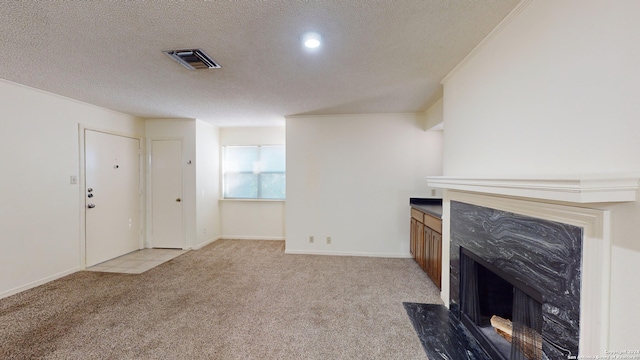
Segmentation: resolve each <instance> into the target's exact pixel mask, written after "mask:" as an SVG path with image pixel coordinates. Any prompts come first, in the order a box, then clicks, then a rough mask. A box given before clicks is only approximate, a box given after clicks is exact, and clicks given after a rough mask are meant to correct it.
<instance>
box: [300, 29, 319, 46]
mask: <svg viewBox="0 0 640 360" xmlns="http://www.w3.org/2000/svg"><path fill="white" fill-rule="evenodd" d="M302 43H303V44H304V46H305V47H306V48H309V49H315V48H317V47H318V46H320V44H321V43H322V37H321V36H320V34H318V33H316V32H308V33H305V34H304V35H302Z"/></svg>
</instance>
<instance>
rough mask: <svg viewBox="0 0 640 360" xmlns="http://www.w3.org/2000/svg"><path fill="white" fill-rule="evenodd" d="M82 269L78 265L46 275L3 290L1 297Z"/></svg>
mask: <svg viewBox="0 0 640 360" xmlns="http://www.w3.org/2000/svg"><path fill="white" fill-rule="evenodd" d="M80 270H82V268H80V267H79V266H78V267H75V268H72V269H69V270H65V271H63V272H59V273H57V274H54V275H51V276H47V277H45V278H43V279H40V280H37V281H34V282H30V283H28V284H25V285H22V286H18V287H16V288H13V289H10V290H7V291H4V292H1V293H0V299H4V298H6V297H9V296H11V295H15V294H17V293H20V292H23V291H25V290H29V289H32V288H34V287H36V286H40V285H42V284H46V283H48V282H50V281H53V280H57V279H60V278H62V277H65V276H67V275H71V274H73V273H75V272H78V271H80Z"/></svg>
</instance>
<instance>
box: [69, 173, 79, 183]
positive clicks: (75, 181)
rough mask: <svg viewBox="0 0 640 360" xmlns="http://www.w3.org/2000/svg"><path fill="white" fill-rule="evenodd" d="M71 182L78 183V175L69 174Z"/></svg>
mask: <svg viewBox="0 0 640 360" xmlns="http://www.w3.org/2000/svg"><path fill="white" fill-rule="evenodd" d="M69 183H70V184H71V185H76V184H78V177H77V176H75V175H71V176H69Z"/></svg>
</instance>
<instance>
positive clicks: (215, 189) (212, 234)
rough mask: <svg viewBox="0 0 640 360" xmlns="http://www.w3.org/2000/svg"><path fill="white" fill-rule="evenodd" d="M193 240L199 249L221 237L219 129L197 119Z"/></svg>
mask: <svg viewBox="0 0 640 360" xmlns="http://www.w3.org/2000/svg"><path fill="white" fill-rule="evenodd" d="M195 165H196V233H197V236H196V242H195V244H193V246H194V247H195V248H200V247H202V246H204V245H206V244H208V243H210V242H213V241H215V240H217V239H219V238H220V236H221V235H222V225H221V222H220V207H219V206H218V199H219V198H220V131H219V129H218V128H217V127H215V126H211V125H209V124H207V123H205V122H203V121H200V120H197V121H196V163H195Z"/></svg>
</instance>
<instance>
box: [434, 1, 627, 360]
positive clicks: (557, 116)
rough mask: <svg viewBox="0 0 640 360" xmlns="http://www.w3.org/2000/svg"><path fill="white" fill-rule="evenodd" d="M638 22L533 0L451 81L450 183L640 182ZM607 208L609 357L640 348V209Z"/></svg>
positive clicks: (622, 7)
mask: <svg viewBox="0 0 640 360" xmlns="http://www.w3.org/2000/svg"><path fill="white" fill-rule="evenodd" d="M639 16H640V2H638V1H635V0H626V1H625V0H620V1H579V0H572V1H570V0H563V1H532V2H531V3H530V4H529V5H528V6H526V7H525V8H524V10H523V11H522V12H521V13H520V14H519V15H517V16H516V17H515V18H514V19H513V20H512V21H511V22H510V23H508V24H507V26H506V27H505V28H504V29H503V30H502V31H500V32H499V33H498V34H497V35H496V36H495V38H493V39H492V40H490V41H489V42H488V43H487V45H486V46H485V47H484V48H482V49H481V50H480V51H479V52H477V53H476V54H475V56H473V57H472V58H470V59H469V60H468V61H467V62H465V63H463V65H461V66H460V67H459V68H458V69H457V71H456V72H455V73H453V74H451V75H450V76H449V78H448V79H447V81H446V82H445V87H444V119H445V122H444V123H445V126H446V131H445V132H444V174H445V175H446V176H487V177H496V176H523V175H542V176H554V177H561V176H562V175H572V174H580V173H611V172H640V141H638V139H639V137H638V134H640V121H638V119H640V101H638V98H639V97H640V67H638V64H639V63H640V46H639V44H640V35H639V34H640V22H638V20H637V19H638V18H639ZM639 195H640V194H639ZM639 197H640V196H639ZM607 208H610V209H612V211H613V218H612V222H613V234H612V241H613V249H612V269H611V274H612V279H611V309H610V314H611V333H610V348H611V349H612V350H629V349H638V347H639V346H638V345H639V343H638V340H637V339H638V337H637V333H636V329H637V324H639V323H640V286H639V285H638V283H637V280H635V276H636V275H635V274H638V273H640V240H639V239H640V228H638V226H637V222H638V219H640V205H639V204H638V202H635V203H628V204H623V205H609V206H607ZM602 355H605V354H602Z"/></svg>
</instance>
